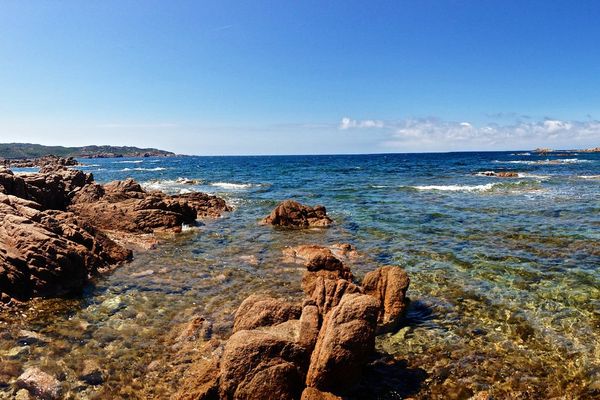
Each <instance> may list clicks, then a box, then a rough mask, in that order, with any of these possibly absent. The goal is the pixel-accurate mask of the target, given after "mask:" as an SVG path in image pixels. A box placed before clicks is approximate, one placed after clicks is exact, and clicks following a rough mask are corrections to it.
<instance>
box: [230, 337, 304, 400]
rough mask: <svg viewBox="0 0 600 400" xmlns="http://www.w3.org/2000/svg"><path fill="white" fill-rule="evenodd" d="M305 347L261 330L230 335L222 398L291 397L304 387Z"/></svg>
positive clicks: (296, 396) (283, 398) (295, 396)
mask: <svg viewBox="0 0 600 400" xmlns="http://www.w3.org/2000/svg"><path fill="white" fill-rule="evenodd" d="M307 357H308V354H307V351H306V349H305V348H304V347H303V346H301V345H299V344H297V343H295V341H294V338H292V337H286V336H285V335H283V334H277V333H274V332H268V331H260V330H252V331H247V330H242V331H239V332H236V333H235V334H233V336H231V338H230V339H229V340H228V341H227V344H226V345H225V350H224V352H223V357H222V358H221V377H220V388H219V393H220V396H221V398H223V399H248V400H251V399H257V400H258V399H261V400H268V399H273V400H276V399H277V400H286V399H289V400H292V399H297V398H299V397H300V395H301V393H302V390H303V388H304V385H303V382H304V376H305V371H306V363H307Z"/></svg>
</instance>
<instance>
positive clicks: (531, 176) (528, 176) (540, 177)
mask: <svg viewBox="0 0 600 400" xmlns="http://www.w3.org/2000/svg"><path fill="white" fill-rule="evenodd" d="M519 178H534V179H550V175H538V174H529V173H527V172H519Z"/></svg>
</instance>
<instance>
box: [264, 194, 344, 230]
mask: <svg viewBox="0 0 600 400" xmlns="http://www.w3.org/2000/svg"><path fill="white" fill-rule="evenodd" d="M332 222H333V221H332V220H331V218H329V217H328V216H327V210H326V209H325V207H323V206H316V207H309V206H305V205H302V204H300V203H298V202H296V201H294V200H285V201H283V202H282V203H280V204H279V205H278V206H277V207H276V208H275V209H274V210H273V211H272V212H271V214H270V215H269V216H267V217H265V218H264V219H263V220H262V223H263V224H267V225H276V226H283V227H291V228H309V227H328V226H330V225H331V224H332Z"/></svg>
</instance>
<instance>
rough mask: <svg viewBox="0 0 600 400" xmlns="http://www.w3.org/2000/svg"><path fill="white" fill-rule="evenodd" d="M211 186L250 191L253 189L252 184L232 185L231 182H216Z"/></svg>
mask: <svg viewBox="0 0 600 400" xmlns="http://www.w3.org/2000/svg"><path fill="white" fill-rule="evenodd" d="M210 186H217V187H220V188H223V189H230V190H232V189H248V188H249V187H252V184H250V183H230V182H214V183H211V184H210Z"/></svg>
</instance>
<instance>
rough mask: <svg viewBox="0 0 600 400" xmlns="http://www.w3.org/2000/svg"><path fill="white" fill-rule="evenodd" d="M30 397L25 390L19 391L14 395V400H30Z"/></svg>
mask: <svg viewBox="0 0 600 400" xmlns="http://www.w3.org/2000/svg"><path fill="white" fill-rule="evenodd" d="M30 399H31V396H30V395H29V392H28V391H27V390H26V389H19V390H17V393H15V400H30Z"/></svg>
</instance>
